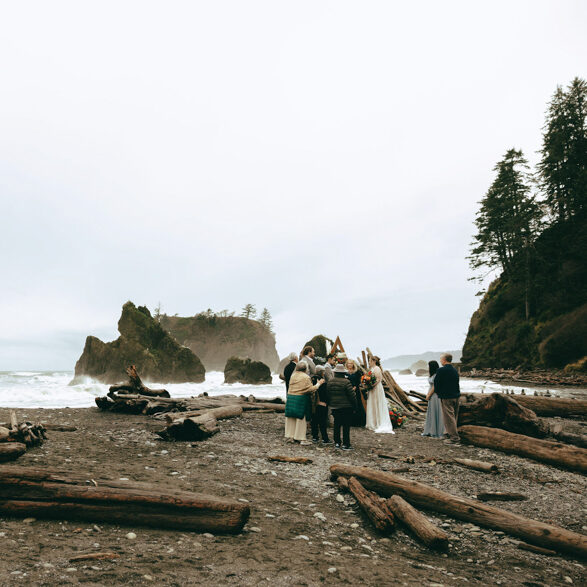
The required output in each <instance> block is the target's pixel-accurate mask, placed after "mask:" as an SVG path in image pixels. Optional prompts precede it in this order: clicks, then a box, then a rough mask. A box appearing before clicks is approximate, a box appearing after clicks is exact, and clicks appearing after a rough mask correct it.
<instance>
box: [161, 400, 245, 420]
mask: <svg viewBox="0 0 587 587" xmlns="http://www.w3.org/2000/svg"><path fill="white" fill-rule="evenodd" d="M204 415H207V416H208V417H212V418H216V420H227V419H229V418H238V417H239V416H242V415H243V409H242V407H241V406H239V405H237V404H233V405H229V406H221V407H219V408H212V409H210V410H195V411H193V412H183V413H177V414H165V420H166V421H167V423H168V424H171V423H172V422H175V421H176V420H181V419H185V418H196V417H199V416H204Z"/></svg>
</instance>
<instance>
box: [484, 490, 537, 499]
mask: <svg viewBox="0 0 587 587" xmlns="http://www.w3.org/2000/svg"><path fill="white" fill-rule="evenodd" d="M477 499H480V500H481V501H524V500H525V499H528V498H527V497H526V496H525V495H523V494H522V493H509V492H507V491H482V492H481V493H478V494H477Z"/></svg>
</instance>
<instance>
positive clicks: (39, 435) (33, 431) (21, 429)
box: [0, 412, 47, 448]
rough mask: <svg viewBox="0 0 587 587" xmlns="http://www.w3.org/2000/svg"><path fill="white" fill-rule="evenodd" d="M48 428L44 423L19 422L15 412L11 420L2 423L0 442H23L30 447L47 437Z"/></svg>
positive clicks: (0, 425) (0, 426)
mask: <svg viewBox="0 0 587 587" xmlns="http://www.w3.org/2000/svg"><path fill="white" fill-rule="evenodd" d="M45 430H46V428H45V427H44V426H43V425H42V424H32V423H31V422H21V423H20V424H18V423H17V420H16V415H15V414H14V412H12V414H11V421H10V422H6V423H2V424H0V442H21V443H22V444H25V445H26V446H27V447H28V448H30V447H32V446H39V445H41V444H43V441H44V440H45V439H46V438H47V436H46V435H45Z"/></svg>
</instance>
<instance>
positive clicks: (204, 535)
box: [202, 532, 214, 538]
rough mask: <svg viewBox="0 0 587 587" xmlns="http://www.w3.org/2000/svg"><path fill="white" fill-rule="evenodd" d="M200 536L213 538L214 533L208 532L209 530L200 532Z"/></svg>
mask: <svg viewBox="0 0 587 587" xmlns="http://www.w3.org/2000/svg"><path fill="white" fill-rule="evenodd" d="M202 536H203V537H204V538H214V534H210V532H204V534H202Z"/></svg>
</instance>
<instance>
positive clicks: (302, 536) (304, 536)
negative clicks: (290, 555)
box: [294, 534, 310, 540]
mask: <svg viewBox="0 0 587 587" xmlns="http://www.w3.org/2000/svg"><path fill="white" fill-rule="evenodd" d="M294 540H310V539H309V538H308V537H307V536H306V535H304V534H299V535H298V536H296V537H295V538H294Z"/></svg>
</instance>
